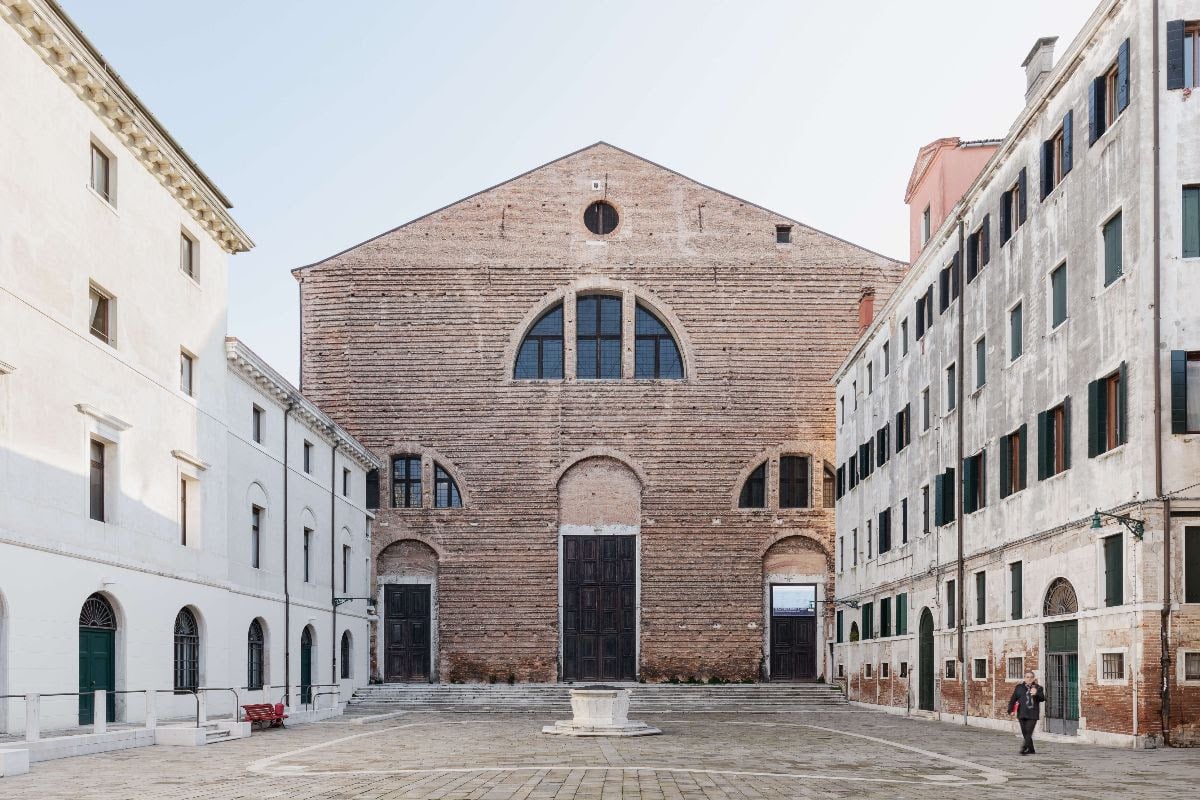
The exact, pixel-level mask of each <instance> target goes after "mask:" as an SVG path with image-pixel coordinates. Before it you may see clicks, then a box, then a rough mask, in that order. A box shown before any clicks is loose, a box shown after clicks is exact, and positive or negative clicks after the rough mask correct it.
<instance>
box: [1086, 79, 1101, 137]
mask: <svg viewBox="0 0 1200 800" xmlns="http://www.w3.org/2000/svg"><path fill="white" fill-rule="evenodd" d="M1103 119H1104V78H1103V77H1100V78H1096V79H1095V80H1094V81H1092V82H1091V83H1089V84H1088V147H1091V146H1092V145H1094V144H1095V143H1096V140H1097V139H1099V138H1100V134H1102V133H1104V130H1103V129H1102V128H1101V127H1100V126H1101V125H1102V124H1103V122H1102V120H1103Z"/></svg>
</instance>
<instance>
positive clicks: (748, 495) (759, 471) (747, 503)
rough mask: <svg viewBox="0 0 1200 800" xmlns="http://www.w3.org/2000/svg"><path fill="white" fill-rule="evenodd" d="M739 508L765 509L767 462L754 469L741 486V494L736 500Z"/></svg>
mask: <svg viewBox="0 0 1200 800" xmlns="http://www.w3.org/2000/svg"><path fill="white" fill-rule="evenodd" d="M738 507H739V508H766V507H767V462H765V461H764V462H763V463H761V464H759V465H758V466H757V467H755V468H754V469H753V470H752V471H751V472H750V474H749V475H748V476H747V477H746V482H745V483H743V484H742V493H741V496H740V497H739V498H738Z"/></svg>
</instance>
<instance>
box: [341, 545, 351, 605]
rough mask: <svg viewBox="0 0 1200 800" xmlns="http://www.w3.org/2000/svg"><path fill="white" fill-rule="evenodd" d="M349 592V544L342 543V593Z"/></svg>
mask: <svg viewBox="0 0 1200 800" xmlns="http://www.w3.org/2000/svg"><path fill="white" fill-rule="evenodd" d="M349 593H350V545H348V544H344V545H342V594H349Z"/></svg>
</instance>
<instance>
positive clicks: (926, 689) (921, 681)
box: [917, 608, 934, 711]
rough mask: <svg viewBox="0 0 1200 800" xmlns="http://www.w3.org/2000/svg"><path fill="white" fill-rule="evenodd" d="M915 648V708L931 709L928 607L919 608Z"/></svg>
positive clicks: (930, 656)
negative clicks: (919, 616)
mask: <svg viewBox="0 0 1200 800" xmlns="http://www.w3.org/2000/svg"><path fill="white" fill-rule="evenodd" d="M917 650H918V664H919V667H918V669H919V670H920V674H919V675H918V676H917V708H920V709H921V710H923V711H933V675H934V665H933V613H932V612H931V611H930V610H929V609H928V608H923V609H921V626H920V632H919V634H918V640H917Z"/></svg>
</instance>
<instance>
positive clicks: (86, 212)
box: [0, 0, 377, 731]
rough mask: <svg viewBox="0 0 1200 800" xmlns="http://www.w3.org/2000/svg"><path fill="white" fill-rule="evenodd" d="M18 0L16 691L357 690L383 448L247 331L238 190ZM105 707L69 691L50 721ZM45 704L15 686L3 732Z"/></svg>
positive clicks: (6, 584) (3, 368) (2, 280)
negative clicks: (370, 487)
mask: <svg viewBox="0 0 1200 800" xmlns="http://www.w3.org/2000/svg"><path fill="white" fill-rule="evenodd" d="M0 17H3V19H4V23H3V24H0V75H3V76H4V78H3V80H0V117H2V118H3V120H4V121H3V124H0V153H4V154H5V158H4V168H3V170H0V220H3V222H2V223H0V476H2V477H0V695H6V694H8V695H12V694H17V695H21V694H26V693H34V692H36V693H56V692H76V691H80V690H82V689H85V688H89V687H91V686H92V685H93V684H95V688H103V687H104V686H106V685H107V686H108V687H111V688H113V689H115V690H117V691H118V692H119V691H129V690H146V689H164V690H172V689H174V688H176V687H206V686H207V687H246V686H249V685H252V684H258V683H260V682H261V683H262V684H263V685H264V686H266V687H272V686H276V687H283V686H285V685H286V686H288V687H289V689H290V704H292V705H297V704H298V703H299V702H300V699H301V698H300V694H301V688H300V684H301V683H302V680H307V681H308V683H310V684H312V685H319V684H340V686H341V687H342V688H344V689H346V690H350V691H352V689H353V687H356V686H359V685H362V684H365V683H366V682H367V680H368V661H369V654H368V638H369V635H368V627H367V606H366V603H365V602H363V601H361V600H360V601H355V602H350V603H347V604H344V605H342V606H341V607H340V608H338V609H337V611H336V624H335V621H334V616H335V612H334V604H333V598H334V597H335V596H353V597H365V596H367V595H368V593H369V592H368V585H369V569H368V568H367V564H366V559H367V557H368V554H369V552H370V548H369V536H370V529H369V525H370V518H371V516H370V513H369V512H368V511H367V509H366V507H365V502H366V481H365V473H366V471H367V470H368V469H373V468H375V467H377V462H376V460H375V459H374V458H373V457H372V456H371V455H370V454H369V453H367V452H366V451H365V450H364V449H363V448H362V447H361V446H360V445H359V444H358V443H357V442H355V441H354V440H353V439H352V438H351V437H350V436H349V435H347V434H346V433H345V432H344V431H343V430H342V429H340V428H339V427H338V426H336V425H335V424H334V423H333V422H332V421H331V420H330V419H329V418H328V417H326V416H325V415H324V414H322V413H321V412H320V411H319V410H318V409H317V408H316V407H315V406H314V405H312V404H311V403H309V402H308V401H306V400H305V399H304V398H303V397H301V396H300V394H299V392H298V391H297V390H296V389H295V388H294V387H292V386H291V385H289V384H288V383H287V381H285V380H283V379H282V378H281V377H280V376H279V375H278V374H276V373H275V372H273V371H272V370H271V369H270V368H269V367H268V366H267V365H265V364H264V363H262V361H261V360H260V359H258V358H257V357H256V356H255V355H254V354H253V353H252V352H250V351H249V350H248V349H247V348H245V347H244V346H243V345H241V344H240V343H239V342H237V341H236V340H232V339H227V338H226V311H227V285H228V281H227V274H226V270H227V268H228V267H227V265H228V257H229V255H231V254H234V253H238V252H242V251H245V250H247V249H249V248H250V247H251V246H252V243H251V242H250V240H249V239H248V237H247V236H246V235H245V233H243V232H242V230H241V229H240V228H239V227H238V225H237V223H236V222H234V220H233V218H232V217H231V216H230V214H229V212H228V205H229V204H228V202H227V201H226V200H225V199H224V197H223V196H222V195H221V193H220V191H219V190H218V189H217V188H216V187H215V186H214V185H213V184H212V183H211V181H209V180H208V178H207V177H206V176H205V175H204V174H203V173H202V172H201V171H200V169H199V168H198V167H197V166H196V165H195V164H194V163H193V162H192V161H191V159H190V158H189V157H188V156H187V154H186V153H184V152H183V150H182V149H181V148H180V147H179V146H178V145H177V144H176V143H175V142H174V141H173V140H172V139H171V137H170V135H169V134H168V133H167V132H166V131H165V130H164V129H163V128H162V127H161V126H160V125H159V124H158V122H157V121H155V119H154V118H153V117H152V116H151V115H150V113H149V112H148V111H147V110H146V109H145V108H144V107H143V106H142V105H141V103H140V102H139V101H138V100H137V99H136V97H134V96H133V94H132V93H131V92H130V91H129V90H128V89H127V88H126V87H125V86H124V84H123V83H122V82H121V81H120V79H119V78H118V77H117V76H116V73H115V72H114V71H113V70H112V69H111V67H109V66H108V65H107V64H106V63H105V62H104V60H103V58H102V57H101V56H100V55H99V54H98V53H97V52H96V51H95V50H94V48H92V46H91V45H90V44H89V43H88V42H87V41H86V39H84V37H83V36H82V34H80V32H79V31H78V30H77V29H76V28H75V27H74V26H73V25H72V24H71V22H70V21H69V20H68V19H67V18H66V17H65V16H64V15H63V14H62V12H61V10H60V9H58V8H57V6H56V5H54V4H53V3H52V2H49V0H2V2H0ZM285 416H286V429H285ZM285 430H286V440H285ZM285 453H286V454H287V456H286V467H285V463H284V461H285V459H284V454H285ZM306 531H307V533H306ZM285 532H286V544H285V538H284V537H285ZM255 539H257V555H256V554H255V552H254V550H253V547H254V542H255ZM306 558H307V564H308V566H307V570H306V569H305V560H306ZM256 559H257V563H255V560H256ZM306 572H307V574H306ZM285 574H286V575H287V576H288V577H287V580H286V581H285V577H284V576H285ZM255 627H256V628H257V631H256V630H252V628H255ZM258 633H261V634H262V635H261V638H262V640H263V641H262V644H261V648H260V646H259V644H258V642H257V641H256V639H257V638H259V637H258ZM343 637H345V640H346V642H347V646H348V650H346V651H343V649H342V644H341V642H342V640H343ZM305 642H309V643H310V645H306V644H305ZM260 652H261V658H260V657H259V653H260ZM344 655H349V659H348V660H347V659H345V658H343V656H344ZM306 660H307V661H308V665H307V668H306V667H305V666H304V664H303V663H302V662H304V661H306ZM260 662H261V664H260ZM259 666H261V670H259V669H258V667H259ZM343 667H348V669H345V670H344V671H343ZM302 672H307V675H304V676H302ZM284 692H285V690H284V689H283V688H267V689H265V690H264V691H263V692H261V693H260V692H249V693H248V692H246V691H244V690H243V691H241V698H242V702H248V701H250V700H253V701H255V702H257V701H259V700H260V699H261V698H263V697H266V698H267V699H269V700H271V701H272V702H275V701H277V700H279V699H281V698H282V697H283V696H284ZM232 697H233V696H232V694H229V693H212V694H211V695H210V698H209V708H210V712H213V711H225V712H228V711H229V710H231V708H232V705H233V700H232ZM159 698H160V699H159V701H158V714H159V717H161V718H168V717H171V716H175V715H185V714H190V713H192V708H193V706H194V704H195V701H194V700H193V699H192V697H190V696H176V695H172V694H170V693H167V694H163V695H160V696H159ZM142 702H143V701H142V699H141V697H140V696H139V695H135V694H128V695H120V694H118V695H117V696H116V698H115V702H114V703H113V706H114V707H113V709H112V713H113V714H114V715H115V716H116V718H118V719H129V720H137V719H139V715H140V714H141V713H142V709H141V707H140V706H141V703H142ZM326 702H329V701H328V698H326ZM91 713H92V709H91V708H90V703H89V701H87V700H84V701H82V702H81V701H79V700H78V699H77V698H75V697H62V698H45V699H44V700H43V705H42V719H43V721H42V725H43V727H44V728H47V729H53V728H54V727H56V726H69V725H74V724H75V723H76V721H78V720H79V719H80V718H81V717H83V718H85V719H86V718H88V717H90V715H91ZM22 718H23V711H22V701H20V700H18V699H12V700H9V701H0V731H3V730H12V731H15V730H19V729H20V728H21V726H22V724H23V722H22Z"/></svg>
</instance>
